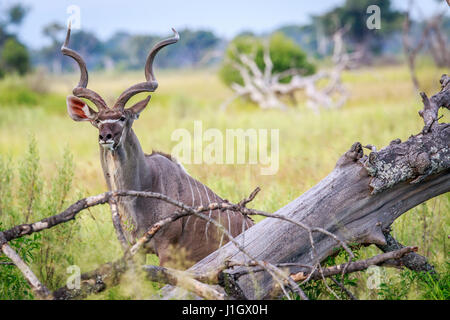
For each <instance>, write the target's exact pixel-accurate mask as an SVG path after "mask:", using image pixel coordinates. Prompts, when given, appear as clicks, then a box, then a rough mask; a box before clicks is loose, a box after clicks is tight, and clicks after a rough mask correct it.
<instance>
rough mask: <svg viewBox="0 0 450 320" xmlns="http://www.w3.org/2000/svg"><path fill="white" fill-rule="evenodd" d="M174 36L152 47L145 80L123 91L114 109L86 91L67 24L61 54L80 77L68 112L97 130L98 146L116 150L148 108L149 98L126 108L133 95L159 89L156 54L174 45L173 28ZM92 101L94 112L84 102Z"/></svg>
mask: <svg viewBox="0 0 450 320" xmlns="http://www.w3.org/2000/svg"><path fill="white" fill-rule="evenodd" d="M172 30H173V32H174V36H173V37H172V38H169V39H166V40H162V41H160V42H158V43H157V44H155V45H154V46H153V48H152V50H150V53H149V54H148V56H147V61H146V63H145V78H146V80H147V81H145V82H141V83H138V84H135V85H134V86H131V87H130V88H128V89H127V90H125V91H124V92H123V93H122V94H121V95H120V96H119V98H118V99H117V101H116V103H115V104H114V106H113V107H109V106H108V105H107V104H106V102H105V101H104V100H103V99H102V97H100V95H99V94H97V93H96V92H94V91H92V90H90V89H88V88H87V84H88V72H87V68H86V63H85V62H84V60H83V58H82V57H81V56H80V55H79V54H78V53H77V52H76V51H74V50H72V49H70V48H68V45H69V39H70V25H69V28H68V30H67V36H66V40H65V41H64V44H63V46H62V47H61V52H62V53H63V54H64V55H66V56H69V57H72V58H73V59H74V60H75V61H76V62H77V63H78V66H79V67H80V71H81V76H80V81H79V83H78V85H77V86H76V87H75V88H74V89H73V96H72V95H70V96H68V97H67V111H68V112H69V115H70V117H71V118H72V119H73V120H75V121H89V122H90V123H91V124H92V125H93V126H94V127H96V128H98V130H99V135H98V138H99V140H98V141H99V144H100V145H101V146H102V147H105V148H107V149H109V150H115V149H116V148H117V147H118V146H120V144H121V141H122V138H123V137H124V136H125V135H126V134H127V133H128V131H129V130H130V129H131V126H132V124H133V121H134V120H135V119H137V118H138V117H139V114H140V113H141V111H142V110H144V109H145V107H146V106H147V104H148V102H149V100H150V97H151V96H148V97H147V98H146V99H144V100H142V101H139V102H138V103H136V104H135V105H133V106H131V107H129V108H125V105H126V103H127V101H128V100H129V99H130V98H131V97H132V96H134V95H136V94H138V93H141V92H153V91H155V90H156V88H157V87H158V82H157V81H156V78H155V75H154V74H153V60H154V59H155V56H156V54H157V53H158V51H159V50H161V49H162V48H163V47H165V46H167V45H169V44H172V43H175V42H177V41H178V39H179V38H180V37H179V35H178V33H177V32H176V31H175V29H172ZM81 98H85V99H87V100H89V101H91V102H92V103H93V104H95V106H96V107H97V110H98V111H97V112H96V111H94V110H93V109H92V108H91V107H90V106H89V105H88V104H87V103H86V102H85V101H84V100H82V99H81Z"/></svg>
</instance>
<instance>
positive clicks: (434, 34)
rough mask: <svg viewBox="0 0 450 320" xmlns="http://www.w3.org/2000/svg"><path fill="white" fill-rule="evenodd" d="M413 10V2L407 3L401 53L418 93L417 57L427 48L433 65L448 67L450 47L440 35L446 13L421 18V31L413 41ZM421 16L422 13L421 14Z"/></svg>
mask: <svg viewBox="0 0 450 320" xmlns="http://www.w3.org/2000/svg"><path fill="white" fill-rule="evenodd" d="M413 8H414V1H413V0H410V1H409V7H408V10H407V11H406V13H405V20H404V21H403V32H402V41H403V51H404V53H405V56H406V60H407V64H408V68H409V72H410V75H411V81H412V83H413V85H414V88H415V90H416V91H420V83H419V80H418V79H417V75H416V59H417V55H418V54H419V53H420V52H421V51H422V50H423V49H424V48H427V49H428V51H429V52H430V54H431V56H432V58H433V61H434V64H435V65H436V66H437V67H439V68H442V67H450V46H448V43H447V42H448V37H447V35H445V34H442V29H443V28H441V26H442V22H443V19H444V16H445V14H446V11H444V12H440V13H435V14H433V15H432V16H431V17H430V18H428V19H425V18H423V25H424V26H423V30H422V34H421V36H420V38H419V40H418V41H417V40H414V38H412V35H411V14H412V10H413ZM421 14H422V16H423V13H422V12H421Z"/></svg>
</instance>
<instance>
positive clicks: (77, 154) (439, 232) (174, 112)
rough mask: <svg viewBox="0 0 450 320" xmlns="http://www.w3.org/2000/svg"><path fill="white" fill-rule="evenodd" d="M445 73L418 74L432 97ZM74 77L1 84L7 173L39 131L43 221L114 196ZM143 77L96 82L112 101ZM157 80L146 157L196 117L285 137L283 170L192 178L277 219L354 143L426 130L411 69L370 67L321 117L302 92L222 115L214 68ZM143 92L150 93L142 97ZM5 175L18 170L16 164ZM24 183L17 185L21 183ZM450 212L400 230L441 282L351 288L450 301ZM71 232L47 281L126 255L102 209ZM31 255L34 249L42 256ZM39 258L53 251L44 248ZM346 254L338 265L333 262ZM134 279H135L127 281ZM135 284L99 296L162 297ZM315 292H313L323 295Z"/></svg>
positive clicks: (224, 93) (0, 138)
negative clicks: (71, 113)
mask: <svg viewBox="0 0 450 320" xmlns="http://www.w3.org/2000/svg"><path fill="white" fill-rule="evenodd" d="M444 72H445V70H438V69H434V68H432V67H429V66H428V65H424V66H421V65H419V69H418V74H419V77H420V79H421V83H422V84H423V85H424V88H423V90H424V91H426V92H427V94H429V95H431V94H433V93H435V92H437V91H439V82H438V80H439V78H440V75H441V74H442V73H444ZM31 77H33V76H31ZM34 77H41V76H36V75H35V76H34ZM77 78H78V75H68V76H59V77H55V76H46V78H45V88H40V89H39V90H36V88H35V87H34V85H33V81H34V83H36V79H34V80H33V79H32V78H29V79H25V80H23V79H22V80H21V79H5V80H2V81H0V93H4V92H7V94H6V95H3V94H0V109H1V117H0V155H2V157H3V159H5V156H6V155H9V159H10V160H9V161H7V162H4V164H3V168H13V167H17V166H18V164H19V163H21V164H22V165H24V162H23V161H24V160H20V159H23V155H24V154H27V152H28V153H30V151H29V147H28V137H29V136H30V134H32V135H34V136H35V139H36V143H35V145H36V148H39V155H40V161H39V169H38V170H37V172H39V175H38V176H39V179H38V180H37V182H36V184H35V185H34V187H33V188H36V193H38V192H37V191H39V190H40V191H41V192H40V193H45V192H47V191H48V192H50V193H51V194H53V193H55V194H57V196H55V197H50V196H48V195H47V196H43V198H40V199H38V200H39V201H37V200H36V201H35V202H33V203H32V204H31V208H32V212H34V213H35V214H41V215H50V214H52V213H55V212H56V211H58V210H59V209H61V208H63V207H64V206H65V205H66V204H67V203H68V201H69V199H70V200H75V199H76V198H78V197H81V196H86V195H92V194H96V193H100V192H103V191H105V189H106V184H105V182H104V178H103V174H102V171H101V167H100V161H99V152H98V144H97V141H96V140H97V138H96V137H97V135H98V133H97V132H96V129H95V128H93V127H92V126H90V125H89V124H88V123H76V122H74V121H72V120H71V119H70V118H69V117H68V116H67V114H66V106H65V95H68V94H70V93H71V90H72V88H73V85H75V84H76V83H77ZM142 78H143V74H142V73H123V74H117V73H97V74H95V73H93V74H91V75H90V84H89V86H90V88H92V89H94V90H96V91H97V92H99V93H100V94H101V95H103V96H104V97H105V99H106V100H107V101H108V102H109V103H112V102H113V101H114V98H116V97H117V96H118V95H119V94H120V92H121V91H122V90H124V89H125V88H127V87H129V86H130V85H132V84H134V83H137V82H140V81H142ZM158 80H159V83H160V86H159V88H158V91H157V92H156V93H154V94H153V97H152V100H151V101H150V105H149V106H148V107H147V109H146V110H145V111H144V112H143V113H142V115H141V117H140V119H139V120H138V121H136V123H135V124H134V130H135V132H136V134H137V136H138V137H139V140H140V142H141V144H142V147H143V149H144V151H146V152H151V150H152V149H156V150H161V151H165V152H170V151H171V149H172V148H173V147H174V145H175V144H176V142H175V141H171V140H170V137H171V133H172V132H173V131H174V130H175V129H177V128H186V129H187V130H189V131H191V132H192V131H193V122H194V121H195V120H201V121H202V123H203V130H206V129H207V128H217V129H219V130H220V131H222V132H225V130H226V129H229V128H243V129H246V128H267V129H271V128H274V129H279V130H280V155H279V157H280V159H279V161H280V162H279V163H280V168H279V170H278V172H277V173H276V174H275V175H272V176H262V175H260V167H259V165H204V164H203V165H195V164H186V165H185V167H186V168H187V170H188V171H189V173H190V174H191V175H192V176H194V177H195V178H197V179H199V180H200V181H201V182H203V183H205V184H206V185H208V186H209V187H211V188H212V189H213V190H214V191H215V192H216V193H218V194H219V195H220V196H222V197H224V198H227V199H229V200H230V201H239V200H241V199H242V198H243V197H245V196H247V195H248V194H249V192H250V191H251V190H253V189H254V187H256V186H260V187H261V188H262V191H261V192H260V194H259V195H258V197H257V198H256V199H255V200H254V202H253V203H252V206H253V207H255V208H258V209H261V210H265V211H268V212H274V211H276V210H277V209H279V208H280V207H282V206H283V205H285V204H287V203H289V202H290V201H292V200H293V199H295V198H296V197H298V196H299V195H301V194H302V193H303V192H305V191H306V190H308V189H309V188H311V187H312V186H313V185H315V184H316V183H317V182H318V181H319V180H320V179H322V178H323V177H325V176H326V175H327V174H328V173H329V172H330V171H331V170H332V169H333V167H334V166H335V164H336V161H337V159H338V158H339V156H340V155H342V154H343V153H344V152H345V151H347V150H348V148H349V147H350V146H351V145H352V144H353V143H354V142H355V141H360V142H361V143H362V144H369V143H370V144H373V145H376V146H377V147H378V148H380V147H383V146H386V145H388V144H389V142H390V141H391V140H393V139H395V138H400V139H402V140H406V139H407V138H408V137H409V136H410V135H411V134H414V133H417V132H419V131H420V130H421V129H422V126H423V122H422V120H421V118H420V117H419V116H418V115H417V111H418V110H419V109H421V108H422V105H421V102H420V97H419V95H418V94H416V93H415V92H414V91H413V88H412V85H411V83H410V79H409V74H408V70H407V69H406V68H405V67H402V66H395V67H393V66H391V67H377V68H376V69H370V68H367V69H362V70H358V71H356V72H353V73H345V74H344V83H345V84H346V85H347V86H348V89H349V90H350V92H351V98H350V100H349V101H348V103H347V104H346V106H345V107H344V108H343V109H341V110H329V111H323V112H321V113H320V114H314V113H312V112H310V111H309V110H308V109H307V108H306V106H305V104H304V103H303V100H302V95H301V94H299V96H298V99H299V101H300V102H299V104H298V105H297V106H295V107H293V108H291V109H290V110H288V111H286V112H278V111H260V110H259V109H258V108H257V106H254V105H252V104H249V103H247V102H246V101H236V102H235V103H233V104H232V105H231V106H230V107H229V109H228V110H227V111H226V112H224V113H221V112H219V111H218V107H219V105H220V103H221V102H222V101H223V100H224V99H226V97H228V96H229V95H230V91H229V89H227V88H226V87H224V86H223V85H222V84H221V83H220V82H219V80H218V79H217V76H216V74H215V71H214V70H206V71H192V70H187V71H181V72H180V71H166V72H161V73H158ZM16 90H18V91H16ZM24 90H25V91H24ZM24 92H25V93H24ZM144 96H145V95H144V94H141V95H139V96H138V97H135V98H134V99H133V101H137V100H138V99H140V98H142V97H144ZM131 103H132V102H130V105H131ZM442 114H443V115H444V118H443V119H442V120H441V121H447V122H448V114H447V113H445V112H442ZM64 148H66V149H67V150H69V151H70V154H72V155H73V166H69V163H70V161H69V158H70V157H69V158H67V159H66V158H64V157H63V163H66V164H65V165H63V167H64V166H66V167H67V168H69V167H71V168H72V169H73V174H74V175H73V186H72V187H71V188H69V189H67V188H66V189H64V188H62V189H58V190H56V189H54V188H56V187H55V185H60V184H61V182H60V181H59V182H57V181H58V180H57V179H58V178H57V177H59V176H64V177H65V178H61V179H63V180H64V181H68V179H69V176H70V174H69V171H65V173H63V172H61V167H59V168H60V169H55V162H57V161H59V157H60V155H61V154H66V153H64V150H65V149H64ZM27 150H28V151H27ZM67 157H68V156H67ZM64 159H66V160H64ZM21 161H22V162H21ZM19 167H20V165H19ZM0 168H2V167H0ZM29 168H30V169H29V172H28V173H27V174H28V175H29V176H28V177H27V179H28V180H29V179H31V178H32V176H31V172H32V171H33V170H34V169H33V167H32V165H31V164H29ZM32 169H33V170H32ZM2 170H3V171H2V172H10V170H9V169H2ZM8 170H9V171H8ZM15 170H16V169H15ZM58 170H59V172H60V173H59V174H57V177H56V178H55V175H54V173H55V171H56V172H58ZM24 174H25V173H24ZM0 179H2V180H0V182H1V183H2V185H9V183H8V182H3V181H9V180H14V179H13V178H12V175H11V173H8V174H6V175H5V174H2V175H1V176H0ZM15 183H16V185H17V181H16V182H15ZM2 190H3V191H2ZM17 190H18V189H8V188H6V189H5V188H2V186H0V192H3V193H4V194H8V192H9V194H13V195H12V197H11V196H10V197H8V196H6V197H3V196H2V197H1V198H0V204H1V206H14V205H17V203H18V202H19V199H21V198H20V196H19V195H15V192H16V191H17ZM64 196H65V198H64V199H65V201H63V202H62V203H61V202H60V199H61V198H63V197H64ZM11 198H12V199H14V200H12V201H13V203H12V204H8V201H10V200H8V199H11ZM22 200H24V199H22ZM5 201H6V204H5ZM24 203H26V202H24ZM33 206H36V207H33ZM25 209H26V208H22V209H21V210H20V212H27V211H26V210H25ZM4 212H5V210H3V211H2V215H1V216H0V218H1V219H3V220H1V221H2V223H3V225H2V228H5V227H7V226H9V225H11V223H12V222H13V221H11V220H8V219H11V218H8V219H7V218H5V213H4ZM14 212H15V211H14ZM449 213H450V197H449V195H448V194H445V195H442V196H440V197H436V198H435V199H432V200H430V201H428V202H427V203H425V204H422V205H420V206H418V207H416V208H414V209H412V210H410V211H409V212H407V213H405V214H404V215H403V216H402V217H401V218H399V219H398V220H397V221H396V222H395V223H394V225H393V230H394V235H395V236H396V237H397V238H398V240H399V241H400V242H402V243H403V244H405V245H417V246H419V253H420V254H423V255H425V256H427V257H428V258H429V259H430V261H431V263H433V264H434V265H435V266H436V268H437V270H438V271H439V272H440V273H441V274H443V276H442V277H441V278H440V280H436V281H437V282H434V284H433V283H432V282H430V281H428V282H427V281H425V282H423V281H422V280H420V279H419V280H417V279H414V280H413V281H410V280H408V279H409V278H411V277H410V276H409V274H408V273H405V272H404V271H400V270H395V269H388V270H386V272H385V273H384V274H383V281H384V282H383V283H386V285H387V286H388V287H389V288H392V290H394V291H392V292H387V291H386V290H385V289H383V288H384V286H381V287H380V288H379V289H373V290H371V289H368V287H367V285H366V284H367V279H368V277H369V274H368V273H364V272H363V273H359V274H357V275H354V276H352V277H350V278H349V279H347V280H346V281H351V282H352V283H354V284H355V286H351V289H352V290H353V291H354V293H355V294H356V295H357V296H358V297H360V298H369V299H393V298H396V297H397V298H401V299H405V298H415V299H424V298H427V299H428V298H429V299H442V298H445V297H448V294H447V295H446V293H445V292H448V287H447V289H445V284H446V283H447V284H448V272H449V271H448V270H449V265H448V262H449V260H448V239H447V235H448V234H450V228H449V227H450V214H449ZM8 215H9V214H8ZM24 218H25V216H24V215H21V216H20V219H18V220H14V221H15V222H23V221H24ZM5 219H6V220H5ZM19 220H20V221H19ZM67 228H70V230H71V231H70V232H69V231H68V233H69V234H66V235H69V236H70V237H69V238H68V239H69V240H67V242H64V241H65V239H63V234H61V236H59V233H58V231H57V230H56V231H55V232H54V234H53V235H49V238H46V240H45V241H49V243H52V244H53V243H55V242H61V243H63V244H64V247H65V248H66V250H64V252H58V250H57V249H55V252H54V253H53V255H54V257H55V259H56V260H57V261H64V262H55V261H52V260H50V262H49V265H50V266H53V267H52V268H53V269H51V270H45V268H44V269H43V270H42V272H44V273H45V272H48V273H53V274H54V276H53V278H52V279H53V280H47V279H46V277H45V276H44V277H43V279H44V280H45V281H47V282H48V283H49V285H50V287H55V286H58V285H59V284H61V282H63V279H64V277H65V276H66V274H65V268H66V267H67V266H68V265H70V264H76V265H79V266H80V267H81V269H82V271H89V270H92V269H94V268H95V267H96V266H98V265H99V264H101V263H104V262H107V261H111V260H114V259H116V258H117V257H118V256H119V255H120V254H121V250H120V246H119V245H118V243H117V240H116V237H115V234H114V230H113V228H112V224H111V218H110V214H109V212H108V208H107V207H105V206H102V207H98V208H94V209H92V210H91V211H90V212H85V213H83V214H82V215H81V217H80V219H79V221H78V222H77V223H74V224H72V225H71V226H68V227H67ZM49 233H50V234H51V232H49ZM42 234H44V233H42ZM64 236H65V235H64ZM38 240H39V239H38ZM38 240H36V241H38ZM74 240H76V241H74ZM33 250H34V252H36V250H38V249H33ZM39 250H41V249H39ZM377 253H379V250H378V249H376V248H374V247H372V246H371V247H367V248H364V249H361V250H360V252H359V253H358V254H359V255H360V257H361V258H367V257H369V256H371V255H374V254H377ZM41 254H43V255H44V256H45V252H43V251H42V250H41V251H40V255H41ZM36 259H37V260H36V265H35V266H33V268H34V270H39V267H38V266H45V265H46V263H47V262H48V261H49V260H47V262H46V261H45V259H44V258H43V257H42V256H39V258H36ZM339 259H341V258H338V260H337V261H335V262H338V261H339ZM58 264H60V266H59V267H58ZM0 268H3V267H2V266H0ZM39 272H41V271H39ZM15 276H17V278H20V277H19V276H18V275H15ZM0 277H1V276H0ZM408 277H409V278H408ZM445 279H446V280H445ZM402 281H404V282H402ZM405 281H406V282H405ZM408 281H410V282H408ZM130 282H133V281H128V283H130ZM134 282H139V286H140V288H138V289H136V288H133V289H130V287H128V286H125V285H121V286H119V287H117V288H113V289H111V290H109V291H107V292H105V293H103V294H102V295H99V296H95V297H94V298H104V299H114V298H145V297H148V295H149V294H150V293H151V292H153V287H152V286H151V285H150V284H148V283H146V282H145V281H134ZM407 283H411V285H407ZM0 285H1V281H0ZM330 285H331V283H330ZM317 286H319V289H320V290H319V291H320V292H319V291H317V292H316V293H317V294H316V295H314V294H312V295H313V296H316V297H317V298H333V297H332V296H330V295H327V294H326V293H323V290H322V289H323V288H322V287H320V284H319V285H317ZM401 288H407V289H405V290H406V293H405V292H400V291H395V290H396V289H399V290H400V289H401ZM433 288H434V289H433ZM135 289H136V290H135ZM310 290H312V291H310V292H311V293H313V290H315V289H314V288H311V289H310ZM383 290H384V291H383ZM446 290H447V291H446ZM133 292H139V294H137V293H133ZM24 297H25V296H24Z"/></svg>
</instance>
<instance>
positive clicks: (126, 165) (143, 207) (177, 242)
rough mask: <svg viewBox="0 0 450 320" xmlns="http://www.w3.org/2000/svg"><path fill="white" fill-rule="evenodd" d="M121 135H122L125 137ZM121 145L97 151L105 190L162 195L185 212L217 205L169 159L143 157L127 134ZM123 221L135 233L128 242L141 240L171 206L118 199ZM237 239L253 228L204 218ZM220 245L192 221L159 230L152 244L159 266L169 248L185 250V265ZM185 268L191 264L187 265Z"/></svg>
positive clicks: (207, 228)
mask: <svg viewBox="0 0 450 320" xmlns="http://www.w3.org/2000/svg"><path fill="white" fill-rule="evenodd" d="M124 133H125V132H124ZM122 139H123V140H122V143H121V145H119V146H118V147H117V148H116V149H115V150H114V151H111V150H108V149H105V148H102V147H101V148H100V158H101V163H102V167H103V173H104V175H105V179H106V181H107V184H108V187H109V189H110V190H114V189H115V190H136V191H152V192H158V193H162V194H165V195H167V196H169V197H171V198H173V199H176V200H178V201H181V202H183V203H185V204H187V205H189V206H192V207H197V206H200V205H207V204H208V203H211V202H222V201H223V200H222V199H221V198H220V197H219V196H217V195H216V194H215V193H214V192H213V191H211V189H209V188H208V187H206V186H205V185H204V184H202V183H200V182H198V181H197V180H196V179H194V178H192V177H191V176H190V175H189V174H187V173H186V171H185V170H184V169H183V168H182V167H181V165H180V164H178V163H176V162H175V161H173V160H172V158H171V157H170V156H169V155H165V154H161V153H159V152H153V153H152V154H150V155H146V154H144V152H143V151H142V149H141V146H140V144H139V141H138V139H137V137H136V135H135V134H134V132H133V130H132V129H131V128H130V129H129V131H128V132H127V134H126V136H124V137H123V138H122ZM118 206H119V212H120V214H121V216H122V218H125V219H128V220H130V221H129V222H132V223H133V226H134V227H135V228H134V230H132V231H129V232H127V238H128V240H129V241H131V242H132V241H133V239H134V238H135V237H136V236H140V235H142V234H143V233H144V232H145V231H147V230H148V229H149V228H150V227H151V226H152V225H153V224H154V223H155V222H157V221H159V220H161V219H163V218H165V217H167V216H168V215H170V214H172V213H173V212H174V211H176V210H177V208H176V207H174V206H173V205H171V204H168V203H166V202H164V201H161V200H158V199H147V198H133V199H131V198H130V199H129V198H122V199H121V200H120V201H119V203H118ZM208 215H211V216H212V217H213V218H215V219H216V220H218V219H219V218H220V221H221V223H222V224H223V225H224V226H225V227H226V228H227V229H228V230H229V231H230V232H231V234H232V235H233V236H236V235H238V234H240V233H241V232H242V228H243V225H244V229H248V228H249V227H250V226H252V225H253V222H252V221H251V220H250V219H249V218H246V217H244V216H242V215H241V214H240V213H235V212H232V211H225V212H220V211H218V210H216V211H214V212H210V213H208ZM221 241H222V244H224V243H226V242H228V239H227V238H226V236H224V237H222V236H221V235H219V233H218V230H217V229H216V227H215V226H214V225H212V224H211V223H207V222H206V221H204V220H201V219H199V218H197V217H194V216H191V217H185V218H182V219H180V220H178V221H175V222H173V223H172V224H170V225H169V226H168V227H167V228H165V229H163V230H161V231H160V232H159V233H158V234H157V236H155V237H154V241H153V243H152V244H151V247H152V248H153V250H154V252H155V253H156V254H157V255H158V256H159V258H160V263H161V264H164V263H166V262H168V261H170V260H171V257H170V254H171V253H172V254H173V252H171V251H170V250H169V249H170V246H172V247H174V248H178V249H185V250H186V253H187V259H188V260H189V262H191V263H192V262H196V261H199V260H201V259H202V258H204V257H205V256H207V255H208V254H209V253H211V252H213V251H214V250H216V249H217V248H218V247H219V244H220V242H221ZM189 264H190V263H189Z"/></svg>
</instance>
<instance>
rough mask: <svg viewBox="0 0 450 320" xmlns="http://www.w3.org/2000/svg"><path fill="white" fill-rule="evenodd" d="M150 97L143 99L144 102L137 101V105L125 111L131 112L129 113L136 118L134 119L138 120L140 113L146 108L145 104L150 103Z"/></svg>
mask: <svg viewBox="0 0 450 320" xmlns="http://www.w3.org/2000/svg"><path fill="white" fill-rule="evenodd" d="M151 97H152V96H148V97H147V98H145V99H144V100H141V101H139V102H138V103H136V104H135V105H133V106H132V107H129V108H128V109H127V110H129V111H131V113H132V114H133V115H134V116H135V117H136V119H137V118H139V114H140V113H141V112H142V110H144V109H145V107H146V106H147V104H148V102H149V101H150V98H151Z"/></svg>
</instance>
